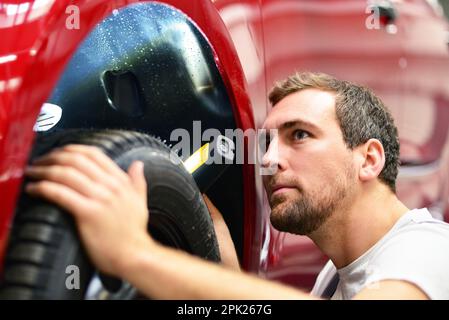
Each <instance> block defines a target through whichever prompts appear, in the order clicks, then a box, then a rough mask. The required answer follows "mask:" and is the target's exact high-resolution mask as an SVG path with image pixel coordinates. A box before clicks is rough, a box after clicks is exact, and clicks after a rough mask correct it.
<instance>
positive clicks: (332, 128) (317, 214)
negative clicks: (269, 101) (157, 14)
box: [263, 89, 357, 235]
mask: <svg viewBox="0 0 449 320" xmlns="http://www.w3.org/2000/svg"><path fill="white" fill-rule="evenodd" d="M263 128H264V129H267V132H269V130H270V129H277V130H278V134H277V135H276V136H275V137H272V138H271V142H270V143H269V145H268V147H267V152H266V153H265V155H264V156H263V166H265V167H268V166H271V167H275V168H276V167H277V168H276V169H277V171H276V173H275V174H274V175H269V176H264V179H263V180H264V185H265V189H266V192H267V196H268V199H269V202H270V206H271V209H272V212H271V217H270V219H271V223H272V224H273V226H274V227H275V228H276V229H278V230H280V231H286V232H291V233H294V234H302V235H309V234H310V233H312V232H314V231H316V230H317V229H318V228H319V227H320V226H321V225H322V224H323V223H324V222H325V221H326V220H327V219H328V218H329V217H330V216H331V215H332V213H333V212H335V211H336V210H340V209H342V208H344V207H345V206H346V205H347V204H348V203H349V201H350V199H352V198H353V197H352V196H353V194H354V190H355V183H356V176H357V175H356V171H355V169H354V165H353V162H352V161H353V155H352V152H351V150H349V149H348V148H347V147H346V145H345V143H344V140H343V135H342V132H341V129H340V126H339V124H338V121H337V117H336V114H335V94H333V93H331V92H326V91H321V90H317V89H306V90H302V91H299V92H296V93H293V94H290V95H289V96H287V97H285V98H284V99H282V100H281V101H280V102H278V103H277V104H276V106H275V107H274V108H273V109H272V111H271V112H270V114H269V115H268V117H267V119H266V120H265V123H264V126H263Z"/></svg>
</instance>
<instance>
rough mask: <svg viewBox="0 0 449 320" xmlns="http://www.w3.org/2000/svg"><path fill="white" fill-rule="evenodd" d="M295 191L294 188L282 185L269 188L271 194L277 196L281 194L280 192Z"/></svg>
mask: <svg viewBox="0 0 449 320" xmlns="http://www.w3.org/2000/svg"><path fill="white" fill-rule="evenodd" d="M292 189H295V187H294V186H290V185H283V184H279V185H274V186H273V187H272V188H271V194H272V195H274V194H277V193H282V192H286V191H289V190H292Z"/></svg>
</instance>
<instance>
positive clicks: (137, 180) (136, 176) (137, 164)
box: [128, 161, 147, 199]
mask: <svg viewBox="0 0 449 320" xmlns="http://www.w3.org/2000/svg"><path fill="white" fill-rule="evenodd" d="M143 169H144V165H143V162H142V161H134V162H133V163H132V164H131V165H130V166H129V168H128V175H129V177H130V178H131V183H132V184H133V186H134V188H136V190H137V192H138V193H139V194H140V195H142V196H144V197H145V199H146V197H147V181H146V180H145V174H144V170H143Z"/></svg>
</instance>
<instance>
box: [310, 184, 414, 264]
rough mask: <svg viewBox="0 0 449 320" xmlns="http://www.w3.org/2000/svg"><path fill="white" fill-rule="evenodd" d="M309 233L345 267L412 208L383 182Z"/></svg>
mask: <svg viewBox="0 0 449 320" xmlns="http://www.w3.org/2000/svg"><path fill="white" fill-rule="evenodd" d="M355 198H356V199H355V200H354V201H352V203H351V205H350V206H345V208H340V209H339V210H336V211H334V212H333V214H332V216H331V217H330V218H329V219H328V220H327V221H326V222H325V224H323V226H321V227H320V228H319V229H318V230H317V231H314V232H313V233H312V234H310V235H309V237H310V238H311V239H312V240H313V241H314V242H315V244H316V245H317V246H318V247H319V248H320V249H321V251H322V252H324V253H325V254H326V255H327V256H328V257H329V258H330V259H331V260H332V262H333V263H334V265H335V266H336V267H337V268H342V267H345V266H347V265H348V264H350V263H351V262H353V261H354V260H356V259H357V258H358V257H360V256H361V255H363V254H364V253H365V252H366V251H368V250H369V249H370V248H371V247H372V246H373V245H375V244H376V243H377V242H378V241H379V240H380V239H381V238H382V237H383V236H384V235H385V234H386V233H387V232H388V231H389V230H390V229H391V228H392V227H393V225H394V224H395V223H396V222H397V221H398V219H399V218H400V217H401V216H402V215H404V214H405V213H406V212H407V211H409V209H408V208H407V207H406V206H405V205H404V204H402V202H400V201H399V199H398V198H397V197H396V195H395V194H393V193H392V192H391V191H389V190H388V189H387V188H386V187H384V186H383V185H382V186H380V187H379V185H377V186H373V187H372V188H371V190H369V189H368V190H364V191H362V193H360V194H358V195H356V196H355Z"/></svg>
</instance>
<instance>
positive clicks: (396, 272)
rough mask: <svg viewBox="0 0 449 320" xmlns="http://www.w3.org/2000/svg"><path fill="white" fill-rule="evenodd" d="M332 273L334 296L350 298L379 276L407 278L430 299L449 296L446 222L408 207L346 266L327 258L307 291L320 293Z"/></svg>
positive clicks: (448, 253)
mask: <svg viewBox="0 0 449 320" xmlns="http://www.w3.org/2000/svg"><path fill="white" fill-rule="evenodd" d="M336 273H338V276H339V278H340V280H339V282H338V286H337V290H336V291H335V293H334V295H333V296H332V299H335V300H337V299H351V298H353V297H354V296H355V295H356V294H357V293H358V292H360V291H361V290H362V289H364V288H365V287H368V286H370V285H371V286H375V285H376V282H378V281H381V280H404V281H408V282H411V283H413V284H415V285H416V286H417V287H418V288H420V289H421V290H422V291H423V292H424V293H426V294H427V296H428V297H429V298H430V299H449V224H447V223H445V222H442V221H440V220H436V219H434V218H433V217H432V216H431V214H430V213H429V211H428V210H427V209H414V210H411V211H409V212H407V213H406V214H404V215H403V216H402V217H401V218H400V219H399V220H398V221H397V222H396V223H395V225H394V226H393V228H392V229H391V230H390V231H389V232H388V233H387V234H385V235H384V236H383V237H382V238H381V239H380V240H379V241H378V242H377V243H376V244H375V245H374V246H373V247H371V248H370V249H369V250H368V251H367V252H365V253H364V254H363V255H362V256H360V257H359V258H357V259H356V260H355V261H353V262H352V263H350V264H349V265H347V266H346V267H344V268H341V269H338V270H337V269H336V268H335V266H334V264H333V263H332V261H329V262H328V263H327V264H326V265H325V266H324V268H323V270H322V271H321V272H320V274H319V275H318V278H317V281H316V283H315V286H314V287H313V289H312V292H311V293H312V294H313V295H315V296H322V294H323V292H324V291H325V290H326V288H327V286H328V284H329V282H330V281H331V279H332V278H333V277H334V276H335V274H336Z"/></svg>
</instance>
